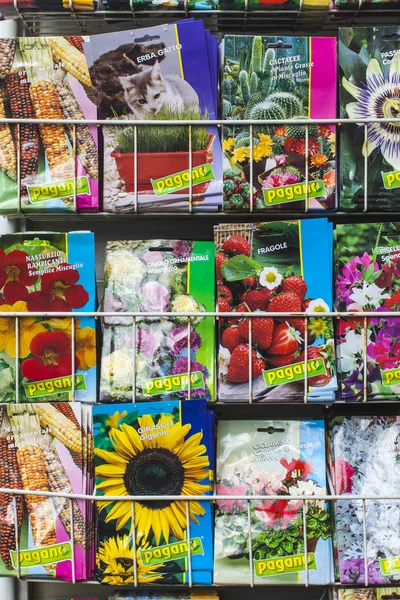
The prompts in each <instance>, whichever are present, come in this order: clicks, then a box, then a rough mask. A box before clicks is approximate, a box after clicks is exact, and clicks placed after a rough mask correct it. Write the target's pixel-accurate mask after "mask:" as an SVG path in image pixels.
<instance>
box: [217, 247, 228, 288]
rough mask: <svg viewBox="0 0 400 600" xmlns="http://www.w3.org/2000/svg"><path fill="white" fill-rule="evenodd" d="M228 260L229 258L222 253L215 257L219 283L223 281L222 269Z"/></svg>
mask: <svg viewBox="0 0 400 600" xmlns="http://www.w3.org/2000/svg"><path fill="white" fill-rule="evenodd" d="M227 260H228V257H227V256H225V254H221V252H217V254H216V255H215V269H216V274H217V281H222V280H223V276H222V271H221V267H222V265H223V264H224V262H226V261H227Z"/></svg>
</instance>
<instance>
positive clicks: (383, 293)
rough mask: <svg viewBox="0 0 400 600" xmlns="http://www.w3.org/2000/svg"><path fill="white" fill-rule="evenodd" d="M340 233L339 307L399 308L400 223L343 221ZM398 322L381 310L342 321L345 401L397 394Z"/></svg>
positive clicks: (352, 309)
mask: <svg viewBox="0 0 400 600" xmlns="http://www.w3.org/2000/svg"><path fill="white" fill-rule="evenodd" d="M335 233H336V246H335V248H336V259H335V268H336V277H335V279H336V292H335V293H336V307H337V309H338V310H339V311H342V312H346V311H350V312H360V313H362V312H363V311H372V312H377V313H379V312H380V311H387V312H390V311H392V310H393V311H397V310H399V309H398V303H399V302H400V293H399V289H400V274H399V270H398V266H397V265H398V264H399V259H400V252H399V251H398V248H399V246H400V244H399V241H398V240H399V234H400V228H399V225H398V224H397V223H369V224H362V223H358V224H355V223H352V224H351V225H350V224H347V225H344V224H343V225H337V227H336V232H335ZM399 324H400V320H399V319H398V317H379V315H378V314H377V317H376V318H375V317H374V318H365V319H364V318H363V317H362V316H361V315H360V317H359V318H358V317H354V318H344V317H343V318H341V319H340V320H339V321H338V327H337V362H338V372H339V380H340V389H341V397H342V399H343V400H349V401H354V400H364V399H367V400H394V399H397V398H398V396H399V394H400V387H399V383H400V369H399V367H400V360H399V359H400V355H399V351H398V350H399V342H400V329H399ZM365 347H366V357H365V356H364V348H365ZM365 363H366V367H367V371H366V374H365V372H364V364H365ZM364 379H365V383H366V388H365V391H364Z"/></svg>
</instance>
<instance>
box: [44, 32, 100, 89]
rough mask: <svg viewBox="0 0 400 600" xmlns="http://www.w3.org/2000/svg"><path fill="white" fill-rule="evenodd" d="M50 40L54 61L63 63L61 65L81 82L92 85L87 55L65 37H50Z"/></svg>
mask: <svg viewBox="0 0 400 600" xmlns="http://www.w3.org/2000/svg"><path fill="white" fill-rule="evenodd" d="M48 42H49V45H50V48H51V52H52V54H53V58H54V61H55V62H59V63H61V66H62V67H63V68H64V69H65V70H66V71H67V72H68V73H69V74H70V75H72V76H73V77H75V79H77V80H78V81H79V82H80V83H82V84H83V85H88V86H91V85H92V82H91V80H90V75H89V69H88V66H87V63H86V58H85V55H84V54H82V53H81V52H79V50H78V49H77V48H74V46H71V44H70V43H69V42H67V40H66V39H65V38H63V37H50V38H48Z"/></svg>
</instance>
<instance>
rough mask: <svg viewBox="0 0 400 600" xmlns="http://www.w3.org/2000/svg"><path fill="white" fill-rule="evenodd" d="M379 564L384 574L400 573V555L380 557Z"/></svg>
mask: <svg viewBox="0 0 400 600" xmlns="http://www.w3.org/2000/svg"><path fill="white" fill-rule="evenodd" d="M379 564H380V567H381V571H382V575H394V574H395V573H400V556H391V557H390V558H380V559H379Z"/></svg>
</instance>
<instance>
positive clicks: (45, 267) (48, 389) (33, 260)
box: [0, 231, 96, 403]
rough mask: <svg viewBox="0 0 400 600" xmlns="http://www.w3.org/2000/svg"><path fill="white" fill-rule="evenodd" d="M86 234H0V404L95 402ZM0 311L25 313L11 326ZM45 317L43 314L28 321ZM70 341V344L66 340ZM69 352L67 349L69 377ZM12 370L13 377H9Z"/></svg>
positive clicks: (90, 255)
mask: <svg viewBox="0 0 400 600" xmlns="http://www.w3.org/2000/svg"><path fill="white" fill-rule="evenodd" d="M94 272H95V265H94V236H93V234H92V233H90V232H87V231H86V232H85V231H76V232H70V233H49V232H29V233H26V232H25V233H13V234H4V235H1V236H0V312H1V314H2V315H3V316H2V317H1V319H0V331H1V336H0V379H1V384H0V399H1V402H3V403H4V402H15V401H16V400H17V390H18V401H19V402H43V401H44V402H45V401H49V402H50V401H52V402H54V401H64V402H65V401H68V400H73V399H76V400H80V401H83V402H95V400H96V329H95V320H94V318H92V317H82V318H74V319H73V321H74V331H73V326H72V318H68V317H66V318H59V317H57V316H51V313H55V312H71V314H72V313H73V312H82V311H88V312H91V311H94V310H95V304H96V300H95V276H94ZM8 312H23V313H25V312H26V313H27V316H26V317H22V318H20V319H19V322H18V327H19V329H18V331H19V335H18V343H17V339H16V325H15V318H13V317H7V313H8ZM32 312H46V313H50V314H49V315H48V316H47V317H36V316H29V313H32ZM72 336H74V340H73V339H72ZM72 348H74V350H75V357H74V372H75V379H74V380H73V378H72V361H73V359H72ZM17 370H18V373H17Z"/></svg>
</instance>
